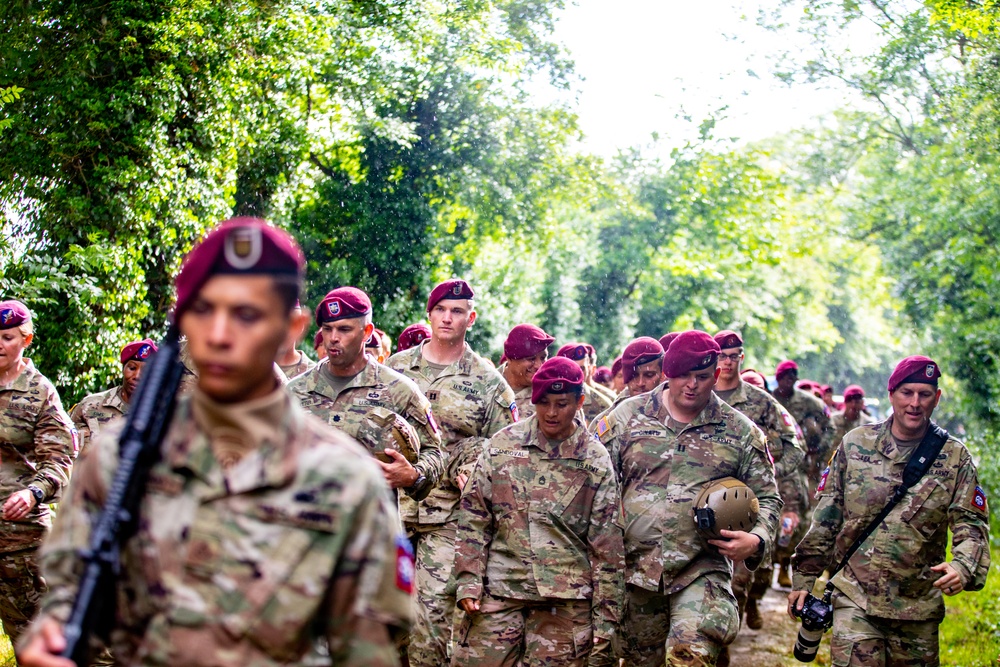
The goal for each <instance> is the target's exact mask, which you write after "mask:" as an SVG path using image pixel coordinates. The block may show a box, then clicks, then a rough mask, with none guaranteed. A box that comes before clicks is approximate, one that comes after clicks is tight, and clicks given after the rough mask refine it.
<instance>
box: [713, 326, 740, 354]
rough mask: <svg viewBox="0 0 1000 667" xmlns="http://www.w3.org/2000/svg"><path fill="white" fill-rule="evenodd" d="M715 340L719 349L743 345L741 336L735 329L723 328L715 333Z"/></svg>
mask: <svg viewBox="0 0 1000 667" xmlns="http://www.w3.org/2000/svg"><path fill="white" fill-rule="evenodd" d="M715 342H716V343H718V344H719V349H721V350H728V349H730V348H733V347H743V338H741V337H740V335H739V334H738V333H736V332H735V331H730V330H729V329H724V330H723V331H720V332H719V333H717V334H715Z"/></svg>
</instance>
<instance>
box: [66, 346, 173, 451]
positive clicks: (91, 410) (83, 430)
mask: <svg viewBox="0 0 1000 667" xmlns="http://www.w3.org/2000/svg"><path fill="white" fill-rule="evenodd" d="M154 352H156V343H154V342H153V341H152V340H150V339H149V338H144V339H143V340H137V341H133V342H131V343H129V344H128V345H126V346H125V347H123V348H122V351H121V354H119V355H118V358H119V360H120V361H121V363H122V383H121V384H120V385H118V386H117V387H112V388H111V389H108V390H107V391H102V392H99V393H97V394H91V395H89V396H86V397H84V398H83V400H81V401H80V402H79V403H77V404H76V405H75V406H74V407H73V409H72V410H70V411H69V416H70V418H71V419H72V420H73V424H74V425H75V426H76V430H77V433H79V437H80V455H81V456H83V454H84V453H85V452H86V451H87V445H89V444H90V443H91V441H92V440H93V439H94V438H96V437H97V435H98V434H99V433H100V432H101V430H102V429H103V428H104V427H105V426H107V425H109V424H111V423H112V422H116V421H118V420H119V419H121V417H122V416H123V415H126V414H128V406H129V402H130V401H131V399H132V394H134V393H135V388H136V387H138V386H139V380H140V378H141V377H142V369H143V368H144V367H145V366H146V361H147V360H148V359H149V358H150V357H151V356H152V354H153V353H154Z"/></svg>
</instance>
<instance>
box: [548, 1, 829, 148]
mask: <svg viewBox="0 0 1000 667" xmlns="http://www.w3.org/2000/svg"><path fill="white" fill-rule="evenodd" d="M758 4H759V3H758V2H750V1H744V2H738V1H737V0H702V1H700V2H699V1H697V0H696V1H694V2H692V1H691V0H577V4H574V5H569V6H567V8H566V9H565V10H564V11H563V12H562V13H561V16H560V19H559V21H558V23H557V24H556V31H555V40H556V41H558V42H561V43H562V44H563V45H564V46H565V47H566V48H567V49H568V50H569V52H570V55H571V57H572V58H573V60H574V61H575V62H576V73H577V75H578V76H580V77H582V78H583V80H582V81H580V82H579V83H578V84H577V87H576V89H577V92H578V98H577V100H578V102H577V107H576V109H577V112H578V114H579V117H580V126H581V128H582V129H583V131H584V133H585V134H586V139H585V145H584V149H585V150H587V151H588V152H592V153H596V154H598V155H603V156H608V157H610V156H613V155H614V154H615V153H616V151H617V150H618V149H621V148H627V147H630V146H643V147H647V146H649V144H650V143H651V141H652V139H651V137H652V134H653V133H654V132H657V133H659V135H660V144H659V145H658V147H657V149H656V150H655V151H653V152H654V153H656V154H660V155H666V154H667V153H668V152H669V150H670V148H672V147H674V146H678V145H681V144H683V143H684V141H685V140H687V139H689V138H691V137H693V136H696V134H697V126H698V124H699V123H700V122H701V120H703V119H704V118H705V117H706V116H708V115H709V114H711V113H712V112H713V111H714V110H717V109H719V108H721V107H723V106H726V105H728V107H729V108H728V110H727V111H726V112H725V114H726V116H727V120H726V121H725V122H724V123H721V124H720V125H719V126H718V127H717V129H716V136H717V137H739V138H740V139H741V140H743V141H747V140H750V141H752V140H756V139H761V138H764V137H767V136H770V135H773V134H776V133H779V132H782V131H784V130H788V129H791V128H795V127H800V126H802V125H806V124H809V123H810V120H811V119H813V118H815V117H817V116H820V115H823V114H825V113H827V112H829V111H832V110H833V109H836V108H838V107H841V106H844V105H845V104H846V102H847V100H848V97H847V93H846V92H845V91H842V90H839V91H834V90H821V89H817V88H814V87H806V86H800V87H796V88H788V87H787V86H785V85H784V84H782V83H780V82H778V81H777V80H776V79H775V78H774V77H773V76H772V74H771V69H772V63H771V62H770V61H769V58H773V57H774V56H775V55H777V53H778V52H779V51H781V50H782V49H784V48H786V47H787V45H788V44H789V43H790V42H791V41H792V40H794V39H795V36H794V35H791V34H788V35H776V34H774V33H771V32H768V31H766V30H764V29H762V28H759V27H758V26H757V24H756V20H755V19H756V15H757V6H758ZM753 73H755V74H756V76H754V74H753ZM683 114H687V115H688V116H690V117H691V120H690V121H684V120H682V119H681V118H679V116H681V115H683Z"/></svg>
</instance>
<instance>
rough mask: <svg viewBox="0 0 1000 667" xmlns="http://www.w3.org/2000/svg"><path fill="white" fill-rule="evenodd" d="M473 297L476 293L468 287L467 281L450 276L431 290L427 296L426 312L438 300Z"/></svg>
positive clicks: (429, 310)
mask: <svg viewBox="0 0 1000 667" xmlns="http://www.w3.org/2000/svg"><path fill="white" fill-rule="evenodd" d="M474 298H476V293H475V292H473V291H472V288H471V287H469V283H467V282H465V281H464V280H462V279H461V278H452V279H451V280H446V281H444V282H443V283H441V284H440V285H438V286H437V287H435V288H434V289H432V290H431V295H430V296H429V297H427V312H428V313H429V312H431V309H432V308H434V306H436V305H437V304H438V301H444V300H445V299H474Z"/></svg>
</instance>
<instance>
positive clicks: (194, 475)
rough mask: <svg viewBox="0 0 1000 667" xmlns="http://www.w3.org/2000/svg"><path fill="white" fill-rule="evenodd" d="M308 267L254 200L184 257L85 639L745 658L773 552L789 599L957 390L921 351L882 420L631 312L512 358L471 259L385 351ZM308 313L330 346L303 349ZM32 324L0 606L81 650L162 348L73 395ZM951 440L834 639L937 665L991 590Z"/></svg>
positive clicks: (381, 652)
mask: <svg viewBox="0 0 1000 667" xmlns="http://www.w3.org/2000/svg"><path fill="white" fill-rule="evenodd" d="M304 265H305V263H304V260H303V257H302V253H301V250H300V249H299V248H298V246H297V244H296V243H295V241H294V240H293V239H292V238H291V237H290V236H289V235H288V234H286V233H285V232H283V231H281V230H278V229H276V228H274V227H272V226H270V225H267V224H266V223H264V222H262V221H259V220H254V219H248V218H237V219H234V220H231V221H227V222H226V223H224V224H223V225H221V226H220V227H218V228H216V229H215V230H213V231H211V232H210V233H209V234H208V235H207V236H206V237H205V238H204V239H203V240H202V241H201V242H200V243H199V244H198V245H197V246H196V247H195V248H194V250H192V252H191V253H190V254H189V255H188V257H187V258H186V259H185V262H184V265H183V267H182V269H181V272H180V274H179V275H178V277H177V280H176V303H175V306H174V309H173V311H172V313H171V318H172V321H173V322H174V323H176V324H177V325H178V326H179V327H180V331H181V333H182V334H183V336H184V339H183V343H182V353H181V362H182V363H183V365H184V378H183V381H182V384H181V390H180V391H179V392H178V394H179V399H178V405H177V408H176V409H175V413H174V415H173V417H172V421H171V427H170V429H169V431H168V434H167V436H166V438H165V440H164V442H163V444H162V446H161V452H162V456H161V459H160V461H159V462H158V463H157V464H156V466H155V467H154V469H153V470H152V471H151V473H150V476H149V482H148V485H147V491H146V494H147V495H146V497H145V498H144V501H143V506H142V507H143V509H142V517H141V520H140V521H139V526H140V528H139V532H138V534H137V535H135V536H134V537H133V538H131V539H130V540H129V541H128V542H126V543H125V545H124V546H123V549H122V555H121V564H120V576H119V585H118V589H119V594H118V596H117V606H116V612H115V613H116V621H115V623H114V629H113V630H112V632H111V633H110V635H109V636H105V637H102V638H94V639H93V642H94V656H95V657H94V663H95V664H122V665H216V666H229V665H232V667H244V666H256V665H277V664H334V665H395V664H400V663H401V664H409V665H412V666H414V667H416V666H423V667H440V666H442V665H455V666H459V667H461V666H465V665H469V666H473V667H486V666H493V665H496V666H501V665H503V666H513V665H525V666H536V665H537V666H543V665H544V666H546V667H548V666H557V665H558V666H561V665H567V666H570V665H581V666H582V665H593V666H600V665H619V664H624V665H634V666H650V667H652V666H662V665H664V664H666V665H717V664H718V665H724V664H728V661H729V655H728V646H729V644H731V643H732V641H733V640H734V639H735V637H736V636H737V633H738V632H739V630H740V628H741V626H742V624H743V622H744V620H745V623H746V625H747V626H748V627H749V628H751V629H760V628H761V627H762V625H763V622H764V621H763V616H762V614H761V609H760V606H759V601H760V600H761V598H762V597H763V595H764V593H765V592H766V591H767V590H768V589H770V588H771V587H772V585H773V583H774V579H775V576H774V570H775V569H777V577H776V579H777V585H778V586H779V587H782V588H784V589H786V591H788V592H789V611H790V613H793V615H794V614H796V613H798V609H799V608H801V605H802V600H803V599H804V597H805V593H806V592H810V591H811V590H812V587H813V585H814V584H815V582H816V580H817V579H818V578H819V577H820V576H821V575H822V574H823V572H824V570H825V569H829V568H830V567H831V566H832V564H833V562H834V559H835V558H839V557H840V556H841V555H843V553H844V551H845V550H846V549H847V547H848V546H849V544H850V542H851V540H852V539H854V537H856V534H857V532H858V530H859V525H861V524H864V522H865V518H866V516H867V513H869V512H870V513H877V511H878V510H879V509H880V507H879V506H878V505H879V498H882V497H883V496H885V495H886V493H888V492H889V491H891V490H892V488H893V478H894V476H899V475H900V474H901V472H902V466H903V465H905V463H906V460H907V458H908V455H909V454H910V453H912V451H913V448H914V447H915V445H916V444H917V443H919V442H920V441H921V439H922V438H923V437H924V433H925V432H926V431H927V428H928V426H929V424H930V423H931V422H930V417H931V413H932V412H933V409H934V407H935V406H936V405H937V400H938V399H939V397H940V391H938V389H937V380H938V378H939V377H940V370H939V368H938V366H937V364H936V363H935V362H933V360H930V359H928V358H926V357H920V356H913V357H907V358H906V359H903V360H902V361H901V362H900V363H899V365H897V367H896V369H895V370H894V372H893V374H892V376H891V377H890V379H889V384H888V390H889V401H890V404H891V407H892V416H891V417H889V418H888V419H887V420H884V421H881V422H878V423H876V422H875V419H874V418H872V417H871V416H870V415H869V413H868V411H867V409H866V407H865V392H864V390H863V389H862V388H861V387H859V386H857V385H851V386H848V387H847V388H846V389H844V391H843V392H842V403H840V404H837V403H835V402H834V392H833V391H832V389H830V388H829V387H823V386H821V385H819V384H818V383H812V382H809V381H805V380H800V379H799V378H798V367H797V365H796V364H795V362H793V361H783V362H781V363H780V364H778V366H777V368H776V371H775V374H774V386H773V388H772V387H771V386H770V383H769V382H768V380H767V379H766V378H765V377H764V376H763V375H762V374H761V373H759V372H758V371H755V370H753V369H748V368H743V361H744V354H745V351H746V350H745V347H744V341H743V338H742V336H741V335H740V333H739V332H737V331H731V330H726V331H720V332H718V333H716V334H715V335H710V334H708V333H706V332H703V331H697V330H691V331H682V332H673V333H669V334H667V335H665V336H663V337H662V338H660V339H655V338H651V337H645V336H643V337H639V338H636V339H634V340H632V341H631V342H630V343H629V344H628V345H626V346H625V348H624V350H622V353H621V356H619V357H618V358H617V359H616V360H615V361H614V364H613V365H612V366H611V367H599V366H598V365H597V359H596V354H595V350H594V348H593V347H592V346H591V345H589V344H587V343H577V342H570V343H567V344H564V345H562V346H561V347H559V348H558V349H557V352H556V354H555V355H554V356H552V357H550V356H549V349H550V348H551V347H552V346H553V343H554V342H555V339H554V338H553V337H552V336H550V335H548V334H547V333H546V332H545V331H543V330H542V329H541V328H539V327H537V326H535V325H532V324H519V325H517V326H515V327H513V329H511V331H510V332H509V334H508V336H507V338H506V340H505V342H504V348H503V356H502V357H501V359H500V360H499V365H498V366H495V365H494V364H493V363H492V362H491V361H490V360H488V359H486V358H484V357H482V356H480V355H478V354H476V353H475V352H474V351H473V350H472V349H471V348H470V346H469V345H468V343H467V342H466V340H465V339H466V334H467V332H468V330H469V328H470V327H472V326H473V324H474V322H475V320H476V316H477V314H476V308H475V292H474V291H473V289H472V287H471V286H470V285H469V284H468V283H467V282H466V281H465V280H461V279H452V280H447V281H445V282H442V283H441V284H439V285H437V286H436V287H435V288H434V289H433V290H431V292H430V294H429V296H428V299H427V305H426V311H427V320H428V324H429V326H428V324H424V323H418V324H414V325H411V326H410V327H407V328H406V329H405V330H404V331H403V332H402V333H401V334H400V335H399V336H398V339H397V343H398V345H397V351H396V352H395V353H394V354H392V353H391V347H392V346H391V343H392V340H391V338H390V337H389V336H388V335H387V334H385V332H383V331H381V330H378V329H376V328H375V326H374V323H373V320H374V318H375V317H376V315H377V314H376V313H374V312H373V307H372V303H371V300H370V299H369V297H368V295H367V294H366V293H365V292H364V291H363V290H361V289H358V288H356V287H349V286H344V287H339V288H337V289H334V290H332V291H330V292H329V293H328V294H326V296H325V297H324V298H323V299H322V300H321V301H320V302H319V303H318V304H317V305H316V307H315V308H314V309H313V310H311V311H306V310H305V309H304V308H303V307H302V306H301V305H300V303H299V301H298V299H299V296H300V292H301V289H302V284H303V280H304ZM310 321H311V322H312V323H314V324H315V326H316V327H317V329H318V331H317V333H316V336H315V339H314V340H313V348H314V350H315V351H316V354H317V355H318V358H319V362H318V363H317V362H314V361H312V360H311V359H310V358H309V356H308V355H307V354H306V353H305V352H303V351H301V350H300V349H299V344H300V343H301V341H302V340H303V338H304V335H305V333H306V331H307V329H308V327H309V324H310ZM25 323H27V324H28V330H26V329H25ZM30 323H31V314H30V311H29V310H28V308H27V307H26V306H24V304H21V303H20V302H17V301H4V302H2V303H0V333H2V334H3V337H2V340H0V343H2V344H0V353H2V354H3V356H0V382H3V383H5V384H3V385H2V386H0V401H2V403H0V405H3V406H4V409H3V412H2V418H3V431H2V434H3V435H2V439H3V441H2V442H0V447H2V459H0V461H2V463H0V473H2V491H3V492H4V494H5V497H8V496H9V499H8V500H6V502H5V503H4V505H3V517H2V518H3V521H2V525H3V532H4V543H5V546H4V548H3V553H2V555H0V561H2V562H3V570H4V572H5V575H4V580H3V590H2V591H0V617H2V620H3V626H4V630H5V632H6V633H7V634H8V636H10V637H11V638H12V640H14V641H15V642H17V647H18V657H19V661H20V664H23V665H36V666H39V667H50V666H51V667H69V665H71V664H72V663H70V662H68V661H67V660H66V659H64V658H61V657H59V654H60V652H61V647H62V646H63V645H64V643H63V636H62V633H61V628H62V624H63V623H65V621H66V616H67V611H68V608H69V605H70V604H71V603H72V600H73V597H74V595H75V591H76V585H77V581H78V577H79V557H78V554H79V552H80V550H81V549H82V548H84V547H85V546H86V544H87V539H88V535H89V527H90V525H91V524H92V522H93V520H94V517H95V516H96V515H97V514H98V513H99V512H100V510H101V505H102V502H103V501H102V499H103V498H104V497H105V495H106V489H107V485H108V484H109V480H110V476H111V474H112V472H113V471H114V468H115V465H116V456H117V450H116V446H117V440H116V436H117V434H118V433H119V432H120V429H121V424H122V422H123V418H124V417H125V416H126V415H128V413H129V406H130V402H131V399H132V397H133V396H134V395H135V392H136V389H137V386H138V383H139V382H140V380H141V377H142V372H143V368H144V366H145V364H146V363H148V361H149V359H150V358H151V357H152V355H154V354H156V353H157V345H156V343H155V342H154V341H153V340H151V339H143V340H137V341H135V342H133V343H130V344H129V345H126V346H125V347H124V348H123V349H122V351H121V355H120V361H121V366H122V383H121V384H120V385H119V386H117V387H114V388H112V389H109V390H107V391H104V392H101V393H99V394H94V395H91V396H88V397H86V398H85V399H83V400H82V401H80V403H79V404H78V405H76V406H75V407H74V408H73V409H72V410H71V411H70V414H69V416H67V415H66V413H64V412H63V410H62V407H61V405H60V402H59V398H58V395H57V394H56V392H55V390H54V388H52V386H51V383H49V382H48V380H46V379H45V378H44V377H43V376H41V375H40V374H39V373H38V372H37V370H35V369H34V367H33V366H32V365H31V362H30V360H27V359H25V358H24V357H23V352H24V351H25V349H26V348H27V347H28V345H30V344H31V342H32V341H31V332H30ZM10 332H16V334H17V335H16V336H15V335H13V334H12V335H10V336H8V334H9V333H10ZM17 336H20V339H17ZM8 339H9V340H8ZM18 346H20V347H19V348H18ZM4 362H6V365H5V364H4ZM12 364H13V365H12ZM12 369H14V370H12ZM17 369H20V370H17ZM15 371H16V372H15ZM8 373H9V374H10V375H5V374H8ZM29 410H32V411H33V413H32V414H31V415H29V414H27V411H29ZM32 415H33V416H32ZM939 461H940V463H941V466H940V467H939V468H934V469H932V470H931V473H933V476H929V477H928V478H927V480H926V482H928V484H925V485H924V486H919V487H914V490H913V491H911V493H913V494H915V495H914V498H913V500H912V501H911V502H909V503H907V504H905V506H901V508H900V511H899V512H898V513H896V514H890V516H889V519H887V520H886V524H887V525H888V524H891V525H893V526H896V524H899V526H896V528H893V529H892V531H890V530H889V529H888V528H886V530H885V531H884V532H886V533H888V534H891V535H893V539H892V540H891V546H887V545H888V544H890V542H885V541H879V539H878V538H877V537H875V538H872V541H871V543H870V544H869V545H868V547H867V548H864V549H859V551H858V555H857V556H854V557H852V559H851V561H850V563H849V566H848V567H847V568H845V569H844V570H843V571H842V572H841V573H839V574H837V576H836V578H835V580H834V583H836V585H837V596H836V597H835V598H834V600H835V602H834V609H835V613H834V642H833V649H832V650H833V659H834V664H838V665H840V664H843V665H848V664H851V665H885V664H917V663H918V662H919V663H921V664H927V665H933V664H937V624H938V623H939V622H940V620H941V617H942V616H943V604H942V603H941V597H942V595H953V594H955V593H957V592H959V591H961V590H978V589H979V588H982V586H983V585H984V583H985V576H986V572H987V570H988V568H989V548H988V544H989V540H988V509H987V504H986V495H985V492H984V491H983V490H982V488H981V486H980V485H979V483H978V481H977V478H976V469H975V465H974V464H973V463H972V460H971V457H969V455H968V452H967V451H966V450H965V448H964V446H963V445H962V444H961V443H959V442H958V441H957V440H954V439H949V440H948V443H947V445H946V449H945V450H943V452H942V454H941V455H940V457H939ZM74 467H75V470H72V469H73V468H74ZM71 470H72V475H71ZM873 471H877V473H878V474H873ZM71 478H72V479H71ZM858 498H865V499H867V500H866V502H858ZM0 500H2V499H0ZM55 501H59V503H60V504H59V512H58V514H59V515H58V518H57V519H56V520H55V521H53V519H52V517H53V514H52V512H51V511H50V510H49V507H48V506H49V504H50V503H53V502H55ZM883 504H884V503H883ZM869 505H870V506H871V507H870V508H869V507H868V506H869ZM861 527H863V526H861ZM949 527H950V528H951V530H952V532H953V534H954V537H953V542H952V560H951V561H948V562H945V560H944V558H945V548H944V547H945V545H946V540H947V533H948V528H949ZM8 536H13V537H10V538H9V539H8ZM876 536H877V534H876ZM14 537H16V538H17V539H14ZM887 549H889V550H892V553H891V554H887V553H885V552H886V550H887ZM39 563H40V564H41V571H40V570H39ZM887 576H888V577H889V578H891V579H893V581H896V582H897V583H896V584H894V585H893V586H888V585H887V584H886V583H885V580H886V577H887ZM899 582H902V584H900V583H899ZM924 583H926V585H924ZM890 591H891V595H893V596H894V599H893V600H892V601H891V602H889V603H886V602H885V601H884V600H882V597H880V596H884V595H887V594H890ZM32 618H34V619H35V620H34V622H33V623H31V619H32ZM29 623H30V625H29ZM904 658H905V659H906V660H910V659H912V660H913V662H912V663H911V662H906V661H905V660H904ZM901 660H902V661H901Z"/></svg>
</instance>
